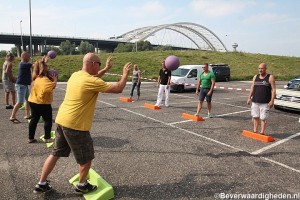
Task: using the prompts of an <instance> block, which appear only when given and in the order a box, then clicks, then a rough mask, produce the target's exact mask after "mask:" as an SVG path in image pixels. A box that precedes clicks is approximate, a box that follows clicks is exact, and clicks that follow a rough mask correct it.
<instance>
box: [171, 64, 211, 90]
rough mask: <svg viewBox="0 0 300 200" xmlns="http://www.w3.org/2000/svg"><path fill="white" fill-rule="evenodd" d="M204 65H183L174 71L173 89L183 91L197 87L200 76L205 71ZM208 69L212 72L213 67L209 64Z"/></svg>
mask: <svg viewBox="0 0 300 200" xmlns="http://www.w3.org/2000/svg"><path fill="white" fill-rule="evenodd" d="M203 66H204V65H182V66H180V67H178V68H177V69H176V70H174V71H172V76H171V91H178V92H183V91H184V90H187V89H196V85H197V83H198V77H199V75H200V74H201V73H203V69H202V67H203ZM208 70H209V71H211V72H212V67H211V66H208Z"/></svg>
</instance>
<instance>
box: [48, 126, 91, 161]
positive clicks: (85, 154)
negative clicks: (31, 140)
mask: <svg viewBox="0 0 300 200" xmlns="http://www.w3.org/2000/svg"><path fill="white" fill-rule="evenodd" d="M71 150H72V152H73V154H74V157H75V159H76V162H77V163H78V164H81V165H83V164H85V163H87V162H89V161H91V160H93V159H94V158H95V155H94V146H93V140H92V138H91V134H90V132H89V131H78V130H74V129H70V128H66V127H63V126H61V125H59V124H57V128H56V132H55V140H54V144H53V150H52V155H54V156H58V157H68V156H69V155H70V152H71Z"/></svg>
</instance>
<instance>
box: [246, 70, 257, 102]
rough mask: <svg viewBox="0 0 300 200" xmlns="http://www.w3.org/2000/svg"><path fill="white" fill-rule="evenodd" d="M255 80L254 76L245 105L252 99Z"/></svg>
mask: <svg viewBox="0 0 300 200" xmlns="http://www.w3.org/2000/svg"><path fill="white" fill-rule="evenodd" d="M255 78H256V75H255V76H254V77H253V79H252V85H251V88H250V92H249V96H248V99H247V104H248V105H249V104H250V102H251V99H252V95H253V88H254V82H255Z"/></svg>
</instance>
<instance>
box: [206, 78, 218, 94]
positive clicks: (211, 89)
mask: <svg viewBox="0 0 300 200" xmlns="http://www.w3.org/2000/svg"><path fill="white" fill-rule="evenodd" d="M215 84H216V80H215V79H212V80H211V86H210V90H209V91H208V93H207V95H208V96H210V95H211V94H212V92H213V91H214V88H215Z"/></svg>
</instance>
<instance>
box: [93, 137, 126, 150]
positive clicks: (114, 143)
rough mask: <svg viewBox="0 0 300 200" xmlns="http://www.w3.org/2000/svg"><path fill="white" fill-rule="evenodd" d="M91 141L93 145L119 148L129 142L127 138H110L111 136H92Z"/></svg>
mask: <svg viewBox="0 0 300 200" xmlns="http://www.w3.org/2000/svg"><path fill="white" fill-rule="evenodd" d="M93 143H94V145H95V146H99V147H103V148H120V147H123V146H125V145H126V144H128V143H129V140H124V139H119V138H112V137H104V136H100V137H93Z"/></svg>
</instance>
